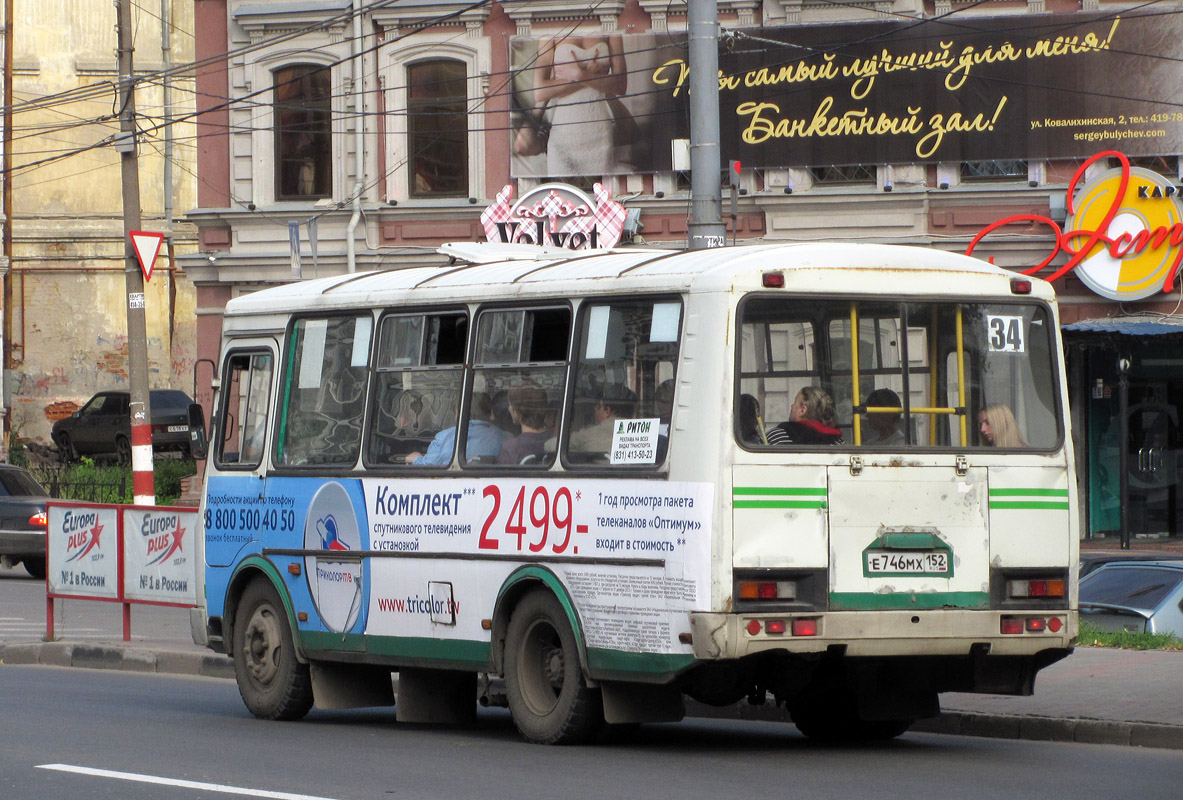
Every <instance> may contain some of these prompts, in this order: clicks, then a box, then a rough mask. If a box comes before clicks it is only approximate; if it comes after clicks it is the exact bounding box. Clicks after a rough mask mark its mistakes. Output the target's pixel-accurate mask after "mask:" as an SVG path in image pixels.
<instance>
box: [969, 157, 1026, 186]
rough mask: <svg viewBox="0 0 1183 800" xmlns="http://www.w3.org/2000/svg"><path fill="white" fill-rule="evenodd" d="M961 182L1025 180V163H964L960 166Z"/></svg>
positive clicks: (1012, 161)
mask: <svg viewBox="0 0 1183 800" xmlns="http://www.w3.org/2000/svg"><path fill="white" fill-rule="evenodd" d="M961 180H963V181H1018V180H1023V181H1025V180H1027V162H1026V161H1015V160H1010V161H964V162H962V164H961Z"/></svg>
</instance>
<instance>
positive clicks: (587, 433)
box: [565, 298, 682, 467]
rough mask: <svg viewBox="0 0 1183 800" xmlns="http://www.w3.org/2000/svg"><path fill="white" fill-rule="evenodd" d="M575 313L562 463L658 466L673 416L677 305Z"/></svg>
mask: <svg viewBox="0 0 1183 800" xmlns="http://www.w3.org/2000/svg"><path fill="white" fill-rule="evenodd" d="M580 315H581V316H580V321H581V327H580V339H579V348H578V350H577V351H576V356H577V358H576V361H575V393H574V398H573V402H572V404H571V412H570V417H569V419H568V424H567V426H566V431H567V439H566V449H565V456H566V460H567V462H568V463H570V464H572V465H590V466H597V465H605V466H606V465H610V464H618V465H619V464H630V465H635V466H649V467H653V466H656V465H658V464H660V463H662V461H663V460H664V458H665V452H666V449H667V448H668V445H669V431H670V422H671V418H672V415H673V397H674V386H675V380H674V378H675V365H676V364H677V361H678V337H679V331H680V328H681V315H682V305H681V303H680V302H679V301H678V300H677V299H676V298H666V299H660V300H627V301H626V300H618V301H614V302H610V303H587V304H585V305H584V306H583V308H582V309H581V312H580Z"/></svg>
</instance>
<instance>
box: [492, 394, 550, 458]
mask: <svg viewBox="0 0 1183 800" xmlns="http://www.w3.org/2000/svg"><path fill="white" fill-rule="evenodd" d="M509 413H510V416H512V417H513V421H514V423H516V424H517V425H518V427H519V428H521V433H519V434H518V435H517V436H516V437H514V438H512V439H509V440H508V441H506V442H505V443H504V444H502V445H501V450H500V452H498V453H497V463H498V464H529V463H535V462H542V461H549V460H550V457H549V455H548V454H547V453H546V441H547V440H548V439H550V438H551V436H553V435H554V433H553V432H552V431H551V427H550V425H549V424H548V421H549V420H551V419H553V416H554V413H553V410H552V409H551V408H550V401H549V399H548V398H547V396H546V391H545V390H544V389H543V388H542V387H541V386H539V385H538V384H536V383H533V382H530V381H524V382H522V383H519V384H518V385H516V386H514V387H513V388H512V389H510V390H509Z"/></svg>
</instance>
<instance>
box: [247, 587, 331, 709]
mask: <svg viewBox="0 0 1183 800" xmlns="http://www.w3.org/2000/svg"><path fill="white" fill-rule="evenodd" d="M234 678H235V680H237V682H238V693H239V694H241V695H242V701H243V702H244V703H245V704H246V707H247V709H249V710H250V712H251V713H252V714H254V715H255V716H256V717H259V718H260V719H283V720H290V719H300V718H301V717H303V716H304V715H305V714H307V713H308V710H309V709H310V708H312V678H311V677H310V675H309V672H308V665H307V664H301V663H300V662H299V661H298V660H297V659H296V647H295V645H294V643H293V640H292V631H291V628H290V627H289V626H288V619H287V615H286V614H285V613H284V608H283V604H282V603H281V602H280V600H279V595H277V594H276V592H275V589H274V588H273V587H272V586H271V583H270V582H269V581H267V580H265V579H262V578H256V579H255V580H253V581H251V583H250V584H248V585H247V587H246V591H244V592H243V593H242V599H241V600H240V601H239V603H238V610H237V612H236V613H235V615H234Z"/></svg>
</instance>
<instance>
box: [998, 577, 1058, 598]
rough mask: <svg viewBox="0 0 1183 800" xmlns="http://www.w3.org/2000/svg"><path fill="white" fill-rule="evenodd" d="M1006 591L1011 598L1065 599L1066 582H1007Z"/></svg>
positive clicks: (1041, 580) (1036, 580)
mask: <svg viewBox="0 0 1183 800" xmlns="http://www.w3.org/2000/svg"><path fill="white" fill-rule="evenodd" d="M1006 590H1007V591H1006V593H1007V594H1008V595H1009V596H1010V597H1046V598H1057V597H1058V598H1063V597H1064V581H1063V580H1060V579H1049V580H1044V579H1035V580H1015V581H1007V583H1006Z"/></svg>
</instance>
